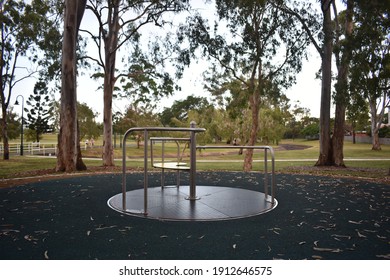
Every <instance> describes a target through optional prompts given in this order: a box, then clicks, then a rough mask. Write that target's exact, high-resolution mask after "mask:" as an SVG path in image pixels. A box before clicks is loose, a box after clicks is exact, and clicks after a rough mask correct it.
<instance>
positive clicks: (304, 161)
mask: <svg viewBox="0 0 390 280" xmlns="http://www.w3.org/2000/svg"><path fill="white" fill-rule="evenodd" d="M54 138H55V135H49V136H45V139H44V140H43V141H46V143H51V141H54V140H53V139H54ZM281 144H296V145H306V146H308V148H307V149H304V150H284V149H281V148H280V147H278V146H273V148H274V149H275V158H276V160H277V161H276V163H275V168H276V171H278V172H309V173H313V172H314V173H318V172H322V173H321V174H324V175H331V176H333V175H342V176H358V177H361V176H363V177H368V178H377V177H380V176H382V177H383V176H386V174H387V172H388V169H389V167H390V161H389V160H388V159H390V146H385V145H383V146H382V150H381V151H372V150H371V145H370V144H352V143H350V142H346V143H345V146H344V156H345V163H346V165H347V166H348V167H350V168H348V169H323V170H320V169H317V170H314V171H313V170H309V167H313V166H314V164H315V162H316V160H317V158H318V155H319V142H318V141H306V140H295V141H283V142H281ZM128 145H129V147H128V148H127V149H126V152H127V153H126V154H127V157H128V160H127V167H129V168H143V154H144V152H143V147H140V148H139V149H138V148H137V147H136V143H135V142H131V141H129V142H128ZM182 151H183V144H182V146H181V147H180V154H181V153H182ZM153 152H154V155H155V156H156V157H157V158H158V157H161V145H155V149H154V151H153ZM82 154H83V156H84V157H94V158H95V160H92V159H91V160H90V159H85V160H84V162H85V163H86V165H87V166H89V167H96V166H101V165H102V161H101V160H100V159H101V155H102V150H101V148H94V149H87V150H82ZM114 154H115V158H116V159H117V160H118V161H116V165H117V166H121V164H122V163H121V158H122V149H120V148H119V147H118V148H117V149H115V151H114ZM176 154H177V147H176V145H175V144H174V143H167V144H166V145H165V155H166V157H167V160H175V158H176ZM197 155H198V156H197V161H198V162H197V170H234V171H237V170H242V167H243V160H244V155H239V154H238V150H232V149H223V150H221V149H207V150H204V151H202V152H199V151H198V152H197ZM263 159H264V152H263V151H258V150H257V151H256V152H255V155H254V160H257V161H260V162H254V163H253V170H260V171H263V170H264V164H263ZM268 159H269V160H270V159H271V157H270V156H269V157H268ZM352 159H360V160H359V161H353V160H352ZM214 160H217V161H218V162H207V161H214ZM183 161H186V162H189V150H188V148H187V149H185V152H184V158H183ZM55 165H56V159H55V158H35V157H29V156H23V157H20V156H12V157H11V159H10V160H8V161H4V160H0V178H14V177H25V176H29V175H30V174H33V173H34V170H43V169H54V167H55ZM268 168H269V170H270V169H271V166H270V164H269V167H268ZM311 169H313V168H311ZM119 170H120V169H119ZM364 170H371V172H368V171H367V172H365V171H364Z"/></svg>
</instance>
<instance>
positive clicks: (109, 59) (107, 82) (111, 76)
mask: <svg viewBox="0 0 390 280" xmlns="http://www.w3.org/2000/svg"><path fill="white" fill-rule="evenodd" d="M119 4H120V0H117V1H113V2H112V3H111V4H109V11H108V20H107V22H108V34H107V36H106V37H105V38H104V52H105V73H104V96H103V106H104V109H103V124H104V129H103V165H104V166H114V165H115V163H114V153H113V143H112V97H113V91H114V86H115V82H116V78H115V63H116V50H117V48H118V32H119V28H120V25H119Z"/></svg>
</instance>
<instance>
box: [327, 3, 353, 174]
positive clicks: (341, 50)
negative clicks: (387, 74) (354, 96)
mask: <svg viewBox="0 0 390 280" xmlns="http://www.w3.org/2000/svg"><path fill="white" fill-rule="evenodd" d="M354 2H355V1H354V0H347V1H346V4H347V8H346V10H345V11H343V12H342V13H341V14H340V15H339V14H338V13H337V10H336V5H333V8H334V14H335V15H336V17H335V23H336V24H335V26H336V34H335V47H334V53H335V58H336V66H337V80H336V84H335V94H334V101H335V104H336V109H335V123H334V129H333V134H332V147H331V149H332V150H331V151H332V155H331V156H332V160H331V163H332V165H335V166H340V167H345V163H344V135H345V117H346V109H347V105H348V103H349V100H350V95H349V68H350V64H351V59H352V49H353V34H352V31H353V25H354V22H353V14H354Z"/></svg>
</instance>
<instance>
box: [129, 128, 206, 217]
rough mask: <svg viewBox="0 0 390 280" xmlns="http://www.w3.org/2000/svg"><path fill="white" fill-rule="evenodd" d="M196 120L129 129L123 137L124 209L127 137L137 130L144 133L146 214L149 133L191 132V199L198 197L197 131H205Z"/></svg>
mask: <svg viewBox="0 0 390 280" xmlns="http://www.w3.org/2000/svg"><path fill="white" fill-rule="evenodd" d="M195 125H196V124H195V122H191V127H189V128H188V127H133V128H130V129H128V130H127V131H126V132H125V134H124V136H123V139H122V210H123V211H126V139H127V137H128V135H129V134H130V133H132V132H135V131H143V133H144V215H147V209H148V200H147V197H148V174H147V172H148V138H149V137H148V133H149V132H150V131H152V132H158V131H166V132H189V133H190V166H191V169H190V196H189V197H188V199H189V200H195V199H196V186H195V176H196V133H197V132H204V131H206V129H204V128H196V127H195Z"/></svg>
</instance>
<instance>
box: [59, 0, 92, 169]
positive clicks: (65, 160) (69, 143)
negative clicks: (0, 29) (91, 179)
mask: <svg viewBox="0 0 390 280" xmlns="http://www.w3.org/2000/svg"><path fill="white" fill-rule="evenodd" d="M85 6H86V0H66V1H65V12H64V32H63V39H62V66H61V103H60V106H61V107H60V132H59V135H58V153H57V166H56V170H57V171H66V172H73V171H76V170H84V169H86V166H85V164H84V162H83V160H82V157H81V149H80V137H79V128H78V123H77V81H76V78H77V55H76V49H77V38H78V30H79V27H80V24H81V20H82V18H83V15H84V10H85Z"/></svg>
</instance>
